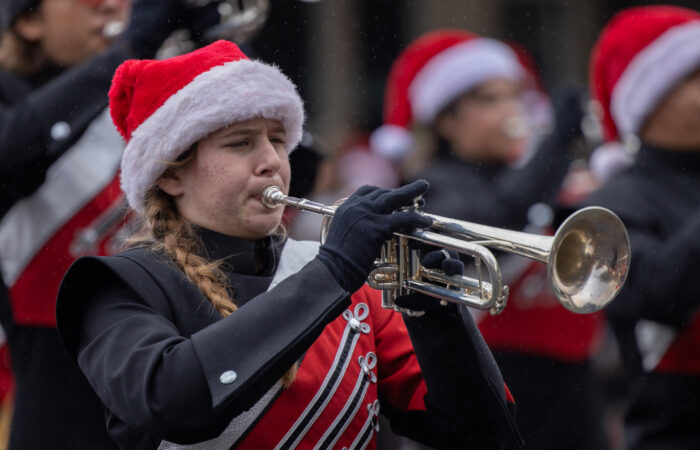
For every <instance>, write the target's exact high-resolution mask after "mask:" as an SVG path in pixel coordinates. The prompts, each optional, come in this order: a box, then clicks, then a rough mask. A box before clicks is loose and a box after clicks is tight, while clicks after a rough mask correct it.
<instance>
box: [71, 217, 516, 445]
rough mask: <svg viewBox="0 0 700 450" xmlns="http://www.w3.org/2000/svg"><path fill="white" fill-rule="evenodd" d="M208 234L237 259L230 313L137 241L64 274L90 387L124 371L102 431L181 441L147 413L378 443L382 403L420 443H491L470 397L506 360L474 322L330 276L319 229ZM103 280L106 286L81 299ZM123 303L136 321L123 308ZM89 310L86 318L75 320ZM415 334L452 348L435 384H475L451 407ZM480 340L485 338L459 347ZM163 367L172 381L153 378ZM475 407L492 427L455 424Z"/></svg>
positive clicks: (197, 430) (162, 419)
mask: <svg viewBox="0 0 700 450" xmlns="http://www.w3.org/2000/svg"><path fill="white" fill-rule="evenodd" d="M201 235H202V237H203V240H204V243H205V247H206V249H207V252H208V254H209V255H210V256H212V257H214V258H221V257H224V258H226V263H227V266H229V267H231V268H235V271H234V270H232V271H228V272H227V275H228V276H229V277H230V280H231V284H232V286H234V287H235V289H236V293H237V296H236V300H237V303H238V305H239V306H241V308H240V309H239V310H238V311H236V313H234V314H233V315H232V316H230V318H227V319H225V320H222V318H221V316H220V315H219V314H218V313H217V312H216V311H213V309H212V308H211V307H209V306H207V305H206V299H204V298H203V296H202V294H201V293H200V292H199V291H198V290H197V288H196V287H194V286H192V285H191V284H189V283H187V282H186V281H185V280H184V279H183V275H182V274H181V273H180V272H179V271H178V270H176V269H174V268H173V266H172V264H169V263H168V262H167V261H166V260H165V259H164V258H163V257H162V256H160V255H157V254H155V253H153V252H150V251H147V250H143V249H136V250H130V251H127V252H125V253H122V254H120V255H118V256H114V257H110V258H99V259H98V258H88V259H85V258H84V259H81V260H80V261H79V262H78V263H76V265H75V266H74V267H73V268H72V269H71V271H70V272H69V273H68V275H67V276H66V280H65V281H64V283H63V287H62V290H61V294H60V298H59V310H58V314H59V323H61V324H62V325H61V335H62V336H63V338H64V341H65V342H66V345H67V348H68V350H69V351H70V353H71V354H72V355H73V356H74V357H76V356H77V359H78V361H79V363H80V365H81V367H82V369H83V371H84V372H85V373H86V375H87V377H88V379H90V380H93V383H96V387H97V386H100V387H101V388H102V389H104V390H105V392H107V393H113V392H119V391H121V390H122V389H124V388H125V387H127V386H128V395H127V396H126V397H124V398H118V397H117V396H114V395H109V394H108V395H106V396H105V395H103V396H102V398H103V401H104V402H105V405H106V407H107V410H108V412H107V416H108V420H107V423H108V427H109V431H110V433H111V434H112V436H113V438H114V439H115V440H116V441H117V442H119V443H120V446H121V447H122V448H133V449H136V448H155V447H156V446H158V445H160V446H161V448H179V447H176V446H174V444H171V443H167V442H160V441H158V440H157V439H156V440H155V441H154V440H153V438H152V437H149V436H147V435H145V434H144V433H143V431H142V428H143V427H144V426H146V427H147V428H148V429H149V430H154V429H155V430H158V437H159V438H161V439H169V440H174V441H179V442H182V443H193V442H198V441H204V440H208V439H212V437H214V436H219V437H218V439H217V438H214V439H213V440H212V441H211V442H209V443H208V446H204V447H202V446H201V445H204V444H198V446H197V448H212V449H213V448H229V447H231V446H234V445H235V446H237V448H294V447H295V446H299V448H311V447H314V446H316V447H318V448H331V447H332V448H364V447H365V446H368V445H369V446H370V447H371V443H372V442H373V440H374V435H375V432H376V430H377V429H378V427H377V414H378V413H379V412H380V411H381V412H382V413H385V414H387V415H388V416H389V417H390V418H391V419H392V428H394V430H396V431H397V432H400V433H403V434H407V435H408V436H409V437H412V438H414V439H416V440H418V441H421V442H424V443H428V444H431V445H435V446H441V447H446V448H460V447H462V446H464V447H462V448H466V446H474V448H491V447H492V446H493V445H494V442H493V436H492V435H490V434H489V433H490V431H491V425H489V424H487V423H484V421H483V419H480V418H479V417H483V415H484V410H483V409H479V410H474V409H472V408H470V407H469V404H476V403H477V402H478V400H477V399H478V398H479V397H483V396H482V395H479V394H478V392H480V391H491V390H492V389H502V387H503V383H502V381H501V380H500V379H499V378H500V377H499V376H498V375H497V373H498V372H497V370H496V371H495V372H494V371H491V372H490V373H489V375H488V376H486V377H484V376H483V375H482V373H481V368H484V369H485V370H487V371H489V370H492V369H493V367H489V364H491V362H490V361H489V360H488V358H487V357H486V355H487V354H488V350H486V349H485V347H483V343H482V342H481V341H480V338H479V337H478V332H477V331H476V329H475V327H474V325H473V323H469V322H467V323H462V321H461V319H458V317H459V316H455V315H450V314H447V313H443V312H436V313H434V314H435V316H436V317H433V318H432V319H430V318H428V317H426V318H420V319H418V318H416V319H409V318H404V320H405V322H406V325H404V323H403V322H402V320H401V316H400V315H399V314H398V313H396V312H393V311H390V310H386V309H383V308H382V307H381V303H380V302H381V300H380V298H379V297H380V296H379V293H378V292H377V291H374V290H372V289H370V288H369V287H367V286H365V287H363V288H362V289H361V290H360V291H358V292H356V293H355V294H353V295H352V297H349V293H348V292H346V291H344V290H343V289H342V288H340V287H339V286H338V285H336V284H334V283H328V280H329V279H332V276H331V275H330V274H329V273H328V272H327V270H328V269H326V267H325V266H324V265H323V264H322V263H319V262H318V261H312V259H313V256H315V254H316V252H317V247H318V243H314V242H310V241H299V242H298V241H291V240H287V242H286V244H281V243H278V242H275V240H273V239H272V238H267V239H265V240H263V241H259V242H256V243H252V242H249V241H244V240H242V239H236V238H231V237H229V236H225V235H221V234H218V233H214V232H211V231H207V230H202V233H201ZM287 252H289V253H287ZM280 253H281V256H280ZM308 262H311V263H310V264H308V265H306V264H307V263H308ZM296 272H298V273H296ZM293 273H296V276H294V277H291V278H288V279H286V280H285V279H284V278H285V276H287V275H290V274H293ZM84 280H90V281H89V282H88V283H85V281H84ZM98 286H99V287H100V293H99V295H96V296H93V297H92V298H91V299H90V303H89V304H82V303H81V300H82V299H85V298H87V293H90V292H95V291H96V288H97V287H98ZM105 287H108V288H107V289H105ZM274 287H276V289H273V288H274ZM305 293H308V294H305ZM134 294H137V295H134ZM129 316H131V318H130V321H129V322H127V321H122V320H120V319H121V318H126V317H129ZM134 316H136V317H138V323H139V326H138V329H134V328H133V322H131V321H132V320H133V317H134ZM81 317H82V318H83V319H82V320H83V321H84V322H85V323H88V324H89V326H88V327H87V328H83V329H82V332H83V335H82V336H81V335H80V334H79V332H78V330H80V327H78V326H77V323H76V321H77V320H78V318H81ZM431 321H433V322H434V323H433V324H431V323H430V322H431ZM425 322H427V324H426V323H425ZM407 327H408V332H407V330H406V328H407ZM475 333H476V334H475ZM409 334H410V335H411V337H412V338H414V339H422V340H423V341H428V342H423V343H422V344H420V343H418V344H416V350H417V351H418V350H419V349H421V345H422V346H424V347H425V348H431V349H434V348H438V349H440V352H441V353H442V355H441V359H445V360H447V361H454V365H453V369H454V370H458V371H459V376H460V378H461V380H462V386H461V388H459V389H457V390H455V391H453V392H451V393H449V391H445V390H437V391H436V392H438V395H439V393H440V392H442V393H446V392H447V393H448V394H449V395H456V396H459V395H460V392H459V391H463V392H468V393H469V395H467V396H466V398H467V402H466V404H464V405H463V408H462V409H461V410H460V411H456V412H455V413H457V414H458V416H457V417H442V415H438V413H437V411H435V410H432V411H431V410H430V409H429V403H428V405H426V402H430V401H431V395H433V394H432V392H431V390H430V389H427V388H426V384H425V382H424V381H423V377H422V376H421V367H422V366H423V364H424V363H423V362H422V363H421V366H419V365H418V360H417V359H416V355H415V354H414V353H413V346H412V345H411V341H410V340H409ZM231 336H235V341H232V338H231ZM146 342H148V343H152V344H151V345H144V344H143V343H146ZM156 342H157V343H156ZM456 342H465V345H456V344H455V343H456ZM472 345H474V346H475V347H476V349H478V352H484V353H482V354H479V353H476V352H469V353H467V354H465V353H464V352H463V350H464V348H466V347H471V346H472ZM480 346H482V347H480ZM135 348H139V351H138V352H134V349H135ZM165 348H168V350H165ZM164 352H167V355H168V356H167V357H165V358H164V357H163V356H162V354H163V353H164ZM418 356H419V358H420V356H422V355H420V354H419V355H418ZM161 358H163V359H164V360H163V362H162V364H158V363H157V362H158V361H159V359H161ZM295 360H299V361H300V362H301V364H300V368H299V372H298V374H297V378H296V380H295V382H294V383H293V384H292V386H291V387H290V388H288V389H286V390H282V389H280V386H279V384H275V383H276V381H277V379H278V378H279V376H280V375H281V374H282V373H283V372H284V371H285V370H286V369H287V368H288V367H289V365H291V364H292V363H293V362H294V361H295ZM125 361H126V362H127V363H126V364H125ZM425 364H428V362H426V363H425ZM158 366H160V367H158ZM126 367H129V368H130V370H128V371H126ZM424 370H427V371H428V372H430V371H431V370H432V371H436V370H438V371H439V370H440V368H439V367H430V366H428V367H427V369H426V368H424ZM154 371H155V373H154ZM444 375H446V374H444ZM455 375H456V374H455ZM154 376H155V379H156V380H160V379H163V380H167V382H164V383H162V384H157V383H156V384H150V383H149V381H150V380H152V379H153V378H152V377H154ZM227 376H228V377H229V378H233V380H231V381H229V379H227V378H226V377H227ZM160 390H164V391H165V392H159V391H160ZM426 393H427V397H426ZM424 397H425V401H424ZM486 397H490V395H487V396H486ZM503 398H504V399H505V397H503ZM443 400H444V399H437V400H435V402H441V401H443ZM501 406H502V407H505V403H503V405H501ZM426 410H427V411H426ZM470 411H471V412H470ZM122 418H123V419H122ZM233 418H235V419H233ZM232 419H233V421H232ZM470 422H471V423H480V424H481V426H485V427H486V429H485V430H484V431H486V432H485V434H484V435H481V436H480V435H479V434H478V433H479V427H475V426H473V425H472V426H470V427H469V429H468V430H465V429H460V425H462V424H466V423H470ZM144 424H146V425H144ZM205 424H206V427H203V425H205ZM140 428H141V429H140ZM223 430H225V431H223Z"/></svg>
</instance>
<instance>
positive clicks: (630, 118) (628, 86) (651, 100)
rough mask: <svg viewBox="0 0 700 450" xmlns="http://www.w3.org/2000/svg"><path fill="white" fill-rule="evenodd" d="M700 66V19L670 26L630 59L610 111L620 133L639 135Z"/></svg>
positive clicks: (616, 85)
mask: <svg viewBox="0 0 700 450" xmlns="http://www.w3.org/2000/svg"><path fill="white" fill-rule="evenodd" d="M698 67H700V22H698V21H693V22H689V23H686V24H683V25H678V26H675V27H673V28H670V29H669V30H668V31H666V32H665V33H663V34H661V35H660V36H659V37H657V38H656V39H655V40H654V41H653V42H651V43H650V44H649V45H647V46H646V47H645V48H644V49H643V50H641V51H640V52H639V53H637V55H636V56H635V57H634V58H633V59H632V61H630V63H629V64H628V66H627V68H626V69H625V71H624V72H623V74H622V76H620V79H619V80H618V81H617V83H616V84H615V87H614V88H613V91H612V96H611V100H610V111H611V114H612V117H613V118H614V119H615V125H616V126H617V128H618V129H619V130H620V133H621V134H623V135H624V134H636V133H637V132H638V131H639V128H640V127H641V126H642V124H643V123H644V121H645V120H646V118H647V116H648V115H649V114H650V113H651V112H652V111H653V109H654V108H655V107H656V105H657V104H658V103H659V101H660V100H661V99H662V98H663V97H664V95H666V94H667V93H668V91H669V90H670V89H671V88H672V87H673V86H674V85H675V84H676V83H678V81H679V80H681V79H682V78H683V77H685V76H686V75H688V74H690V73H691V72H692V71H693V70H694V69H696V68H698Z"/></svg>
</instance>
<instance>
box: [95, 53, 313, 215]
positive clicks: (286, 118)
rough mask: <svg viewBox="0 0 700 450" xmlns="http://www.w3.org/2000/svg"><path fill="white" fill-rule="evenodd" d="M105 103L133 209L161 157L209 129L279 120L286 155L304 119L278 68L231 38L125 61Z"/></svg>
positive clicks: (169, 157)
mask: <svg viewBox="0 0 700 450" xmlns="http://www.w3.org/2000/svg"><path fill="white" fill-rule="evenodd" d="M109 101H110V103H109V106H110V111H111V113H112V120H113V121H114V124H115V125H116V126H117V129H118V130H119V132H120V133H121V134H122V136H123V137H124V139H125V140H126V141H127V145H126V148H125V149H124V154H123V156H122V164H121V185H122V190H123V191H124V193H125V194H126V197H127V200H128V201H129V205H131V207H132V208H134V209H135V210H137V211H140V210H141V209H142V207H143V199H144V196H145V194H146V192H147V191H148V189H149V188H150V187H151V186H152V185H153V183H155V182H156V180H157V179H158V177H160V175H162V174H163V172H164V171H165V169H166V168H167V165H166V164H165V162H170V161H175V160H176V159H177V158H178V156H180V155H181V154H182V153H184V152H185V151H187V150H188V149H189V148H190V147H191V146H192V144H194V143H196V142H197V141H199V140H200V139H202V138H204V137H206V136H208V135H209V134H211V133H212V132H214V131H217V130H219V129H221V128H224V127H226V126H228V125H231V124H233V123H236V122H241V121H244V120H248V119H251V118H255V117H265V118H267V119H275V120H279V121H280V122H282V124H283V125H284V128H285V132H286V144H285V145H286V148H287V152H291V151H292V150H293V149H294V148H295V147H296V146H297V144H298V143H299V141H300V140H301V136H302V127H303V124H304V109H303V105H302V101H301V98H300V97H299V94H298V93H297V90H296V87H295V86H294V84H293V83H292V82H291V81H290V80H289V79H288V78H287V77H286V76H285V75H283V74H282V72H280V70H279V69H278V68H277V67H275V66H271V65H268V64H265V63H262V62H259V61H252V60H250V59H248V58H247V57H246V55H245V54H243V52H241V50H240V49H239V48H238V47H237V46H236V45H235V44H233V43H231V42H228V41H217V42H214V43H213V44H210V45H208V46H206V47H203V48H201V49H199V50H196V51H194V52H192V53H188V54H185V55H182V56H178V57H175V58H171V59H166V60H162V61H156V60H129V61H126V62H124V63H123V64H122V65H121V66H119V68H118V69H117V72H116V73H115V75H114V79H113V80H112V87H111V89H110V91H109Z"/></svg>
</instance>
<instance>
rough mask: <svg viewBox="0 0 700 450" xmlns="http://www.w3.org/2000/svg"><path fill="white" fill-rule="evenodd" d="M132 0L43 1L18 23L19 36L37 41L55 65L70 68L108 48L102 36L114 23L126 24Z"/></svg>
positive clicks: (107, 41) (107, 42)
mask: <svg viewBox="0 0 700 450" xmlns="http://www.w3.org/2000/svg"><path fill="white" fill-rule="evenodd" d="M130 5H131V0H43V1H42V2H41V4H40V5H39V9H38V10H37V11H36V12H34V13H30V14H27V15H25V16H22V17H21V18H20V19H19V20H18V21H17V31H18V33H19V34H20V35H21V36H22V37H24V38H25V39H27V40H28V41H30V42H38V43H39V46H40V48H41V50H42V53H43V54H44V56H45V57H46V58H47V59H49V60H50V61H51V62H53V63H54V64H57V65H59V66H63V67H71V66H74V65H76V64H80V63H81V62H83V61H85V60H86V59H87V58H89V57H91V56H94V55H95V54H97V53H99V52H100V51H102V50H104V49H105V48H107V46H108V45H109V44H110V43H111V39H108V38H106V37H105V36H104V35H103V31H102V30H103V28H104V26H105V25H106V24H107V23H109V22H112V21H120V22H122V23H124V22H126V21H127V19H128V15H129V10H130Z"/></svg>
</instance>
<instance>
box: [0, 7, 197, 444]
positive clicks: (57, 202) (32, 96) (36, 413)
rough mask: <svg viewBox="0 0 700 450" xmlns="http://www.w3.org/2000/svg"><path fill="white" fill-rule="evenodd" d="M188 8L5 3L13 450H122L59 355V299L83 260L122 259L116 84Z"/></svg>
mask: <svg viewBox="0 0 700 450" xmlns="http://www.w3.org/2000/svg"><path fill="white" fill-rule="evenodd" d="M132 3H133V5H132ZM183 8H184V6H182V7H181V6H179V1H162V0H134V1H133V2H132V1H131V0H2V1H0V175H1V178H2V189H0V218H1V220H0V268H1V269H2V278H3V281H4V284H2V285H1V286H0V321H1V322H2V326H3V328H4V329H5V331H6V335H7V340H8V345H9V348H10V356H11V360H12V371H13V374H14V380H15V383H14V410H13V417H12V424H11V427H10V436H9V448H11V449H15V448H18V449H35V448H54V449H61V448H70V449H81V448H84V449H90V450H92V449H96V448H100V449H109V448H113V447H114V444H113V443H112V442H111V440H110V438H109V436H108V435H107V433H106V431H105V429H104V426H103V425H102V418H101V406H100V404H99V400H98V398H97V397H96V396H95V394H94V392H92V390H91V389H90V387H89V385H88V384H87V382H86V381H85V379H84V377H83V376H82V374H81V373H80V371H79V370H77V369H76V367H75V366H74V364H73V363H72V362H71V361H70V360H69V359H68V358H67V356H66V355H65V353H64V351H63V349H62V346H61V343H60V341H59V337H58V333H57V331H56V317H55V307H56V294H57V292H58V286H59V283H60V280H61V276H62V275H63V273H64V272H65V270H66V269H67V268H68V267H69V266H70V264H71V262H73V261H74V260H75V259H76V258H77V256H79V255H81V254H87V253H96V254H107V253H111V252H113V251H114V246H115V242H118V240H119V239H118V237H117V236H118V230H119V229H120V227H121V226H122V225H123V224H124V215H123V212H124V208H123V205H124V203H123V196H122V195H121V192H120V190H119V176H118V170H119V162H120V159H121V153H122V150H123V148H124V144H123V142H122V140H121V137H120V136H119V133H118V132H117V131H116V129H115V128H114V126H113V124H112V123H111V121H110V119H109V115H108V114H106V107H107V92H108V90H109V83H110V81H111V78H112V74H113V73H114V70H115V69H116V67H117V66H118V65H119V64H121V63H122V62H123V61H124V60H126V59H129V58H135V57H152V56H153V55H154V54H155V53H156V51H157V50H158V48H159V47H160V45H161V43H162V42H163V41H164V40H165V39H166V38H167V37H168V35H169V34H170V33H171V32H172V31H173V30H174V29H176V28H181V27H184V26H185V24H186V23H187V22H186V21H185V20H184V15H185V14H186V13H187V14H188V17H187V19H188V20H189V19H191V18H193V17H199V13H198V12H187V11H183ZM5 285H7V289H6V288H5ZM8 291H9V292H8Z"/></svg>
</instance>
